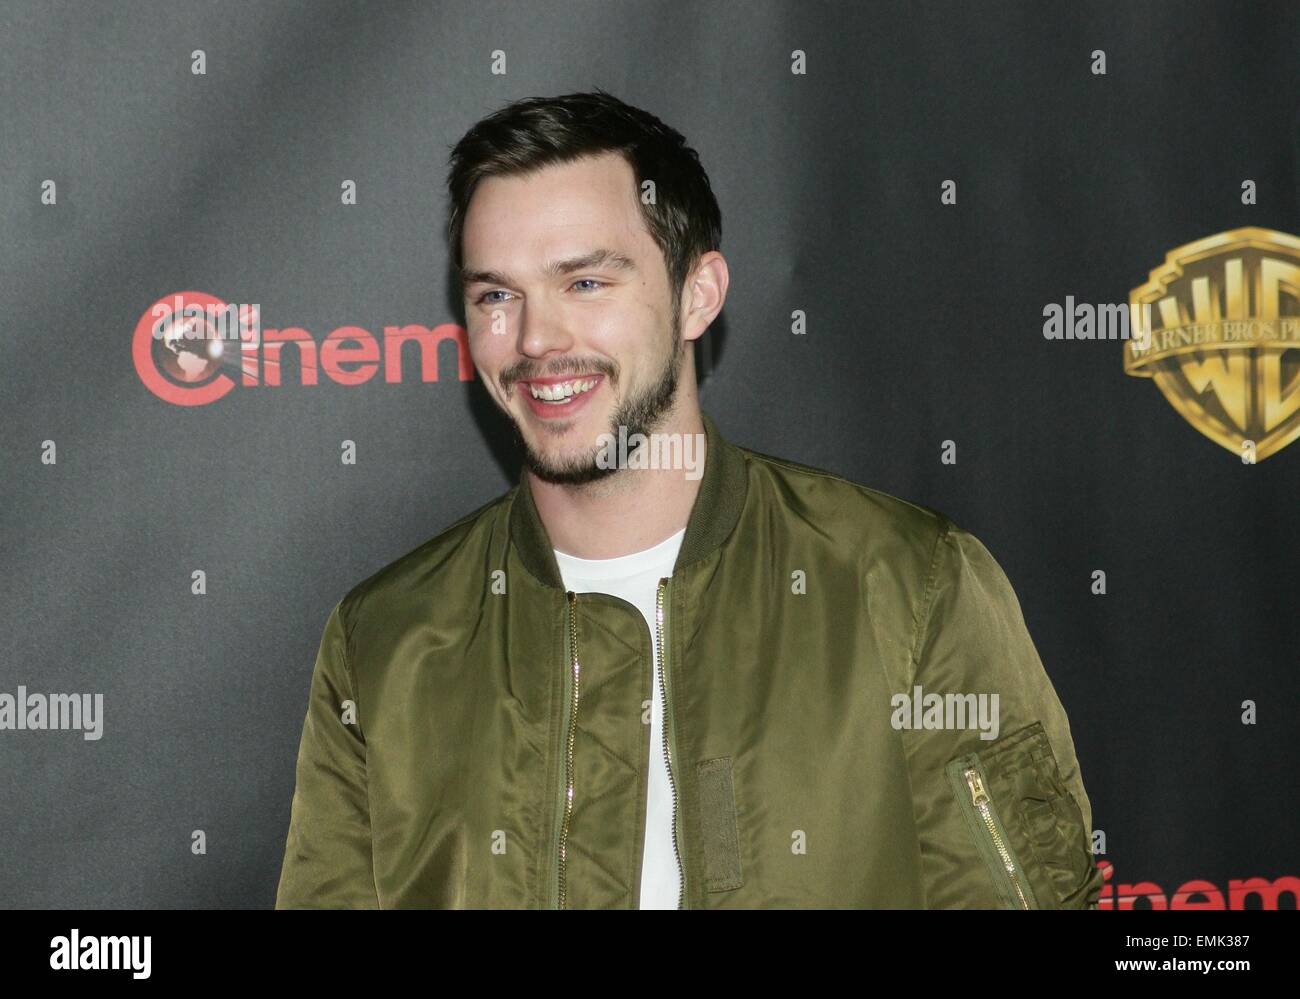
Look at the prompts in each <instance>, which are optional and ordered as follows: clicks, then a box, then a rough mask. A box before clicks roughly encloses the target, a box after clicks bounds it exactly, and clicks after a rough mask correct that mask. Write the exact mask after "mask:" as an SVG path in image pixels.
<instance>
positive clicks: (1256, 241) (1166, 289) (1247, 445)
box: [1124, 226, 1300, 461]
mask: <svg viewBox="0 0 1300 999" xmlns="http://www.w3.org/2000/svg"><path fill="white" fill-rule="evenodd" d="M1129 316H1130V319H1129V328H1130V332H1131V336H1132V338H1131V339H1130V340H1128V341H1127V342H1126V343H1125V344H1124V370H1125V372H1127V373H1128V374H1130V375H1136V376H1137V377H1139V378H1154V379H1155V381H1156V386H1157V387H1158V388H1159V389H1160V391H1161V392H1163V393H1164V396H1165V398H1166V399H1168V400H1169V402H1170V403H1171V404H1172V405H1173V407H1174V409H1176V410H1178V412H1180V413H1181V414H1182V415H1183V418H1184V419H1185V420H1187V422H1188V423H1190V424H1191V425H1192V426H1194V427H1195V428H1196V429H1197V430H1199V431H1200V432H1201V433H1203V434H1205V436H1206V437H1208V438H1210V440H1212V441H1214V442H1216V443H1218V444H1221V445H1222V446H1223V447H1226V448H1227V449H1228V450H1229V451H1232V452H1233V453H1234V454H1238V455H1244V454H1246V453H1247V452H1250V451H1253V457H1254V459H1255V460H1260V461H1262V460H1263V459H1264V458H1267V457H1268V456H1269V455H1271V454H1275V453H1276V452H1278V451H1281V450H1282V448H1284V447H1286V446H1287V445H1288V444H1290V443H1291V442H1292V441H1293V440H1295V439H1296V438H1297V437H1300V238H1297V237H1295V236H1292V235H1290V234H1289V233H1285V232H1276V231H1274V230H1272V229H1260V228H1258V227H1256V226H1247V227H1245V228H1243V229H1232V230H1230V231H1228V232H1221V233H1219V234H1218V235H1216V236H1208V237H1206V238H1205V239H1198V240H1197V241H1196V242H1194V243H1188V244H1187V245H1186V246H1180V247H1178V248H1177V249H1175V250H1170V251H1169V253H1168V254H1167V255H1166V256H1165V262H1164V264H1163V265H1162V266H1160V267H1157V268H1156V269H1155V270H1153V271H1152V272H1151V279H1150V280H1149V281H1148V282H1147V283H1146V284H1144V285H1141V286H1140V287H1137V288H1134V289H1133V291H1132V292H1130V293H1129Z"/></svg>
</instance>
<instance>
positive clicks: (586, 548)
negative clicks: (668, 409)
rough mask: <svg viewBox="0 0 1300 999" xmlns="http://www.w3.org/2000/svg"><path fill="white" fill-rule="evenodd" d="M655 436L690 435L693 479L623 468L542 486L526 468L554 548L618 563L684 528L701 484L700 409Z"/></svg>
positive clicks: (676, 471)
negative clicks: (577, 482)
mask: <svg viewBox="0 0 1300 999" xmlns="http://www.w3.org/2000/svg"><path fill="white" fill-rule="evenodd" d="M654 432H655V433H660V434H664V433H674V434H679V435H682V436H681V439H682V440H683V442H685V440H686V437H687V435H690V446H691V447H692V448H693V449H695V450H693V452H692V456H693V460H694V461H695V462H696V463H697V464H696V471H694V472H692V473H691V474H692V475H695V476H696V477H695V478H688V477H687V474H686V473H687V470H686V469H684V468H622V469H619V470H618V471H616V472H614V473H613V474H611V475H608V476H606V477H605V478H603V479H598V480H596V481H595V482H589V483H584V484H582V485H577V486H574V485H562V484H557V483H553V482H546V481H545V480H543V479H540V478H538V477H537V476H536V475H534V474H533V472H532V471H531V470H530V469H525V471H524V474H525V475H527V476H528V485H529V488H530V489H531V491H532V494H533V501H534V503H535V504H536V505H537V513H538V516H539V517H541V520H542V524H543V525H544V526H545V527H546V533H547V535H548V536H549V537H550V539H551V543H552V544H553V545H554V546H555V547H556V548H558V549H559V550H560V551H562V552H565V553H567V554H569V555H574V556H576V557H578V558H589V559H601V558H618V557H619V556H621V555H630V554H632V553H633V552H639V551H644V550H645V549H647V548H652V547H654V546H655V545H657V544H659V542H661V541H664V540H666V539H668V538H670V537H672V535H674V534H676V533H677V532H678V531H680V530H681V529H682V528H684V527H685V526H686V522H687V520H689V519H690V515H691V509H692V507H693V506H694V505H695V497H696V495H697V494H698V493H699V491H700V483H701V482H702V481H703V476H702V475H700V474H699V473H700V472H701V471H702V470H703V464H702V463H700V461H701V457H702V456H701V453H700V450H701V449H696V443H697V442H702V441H703V439H704V437H703V434H704V423H703V421H702V420H701V419H700V412H699V407H698V405H697V406H695V407H693V408H691V410H690V411H689V412H688V413H685V414H679V413H678V412H676V411H674V413H673V415H672V416H671V417H670V418H669V419H668V420H666V421H665V422H664V423H663V424H662V425H660V426H659V427H657V428H656V429H655V431H654ZM696 434H699V435H700V436H699V437H696V436H694V435H696ZM703 458H704V459H705V460H708V456H707V455H704V456H703Z"/></svg>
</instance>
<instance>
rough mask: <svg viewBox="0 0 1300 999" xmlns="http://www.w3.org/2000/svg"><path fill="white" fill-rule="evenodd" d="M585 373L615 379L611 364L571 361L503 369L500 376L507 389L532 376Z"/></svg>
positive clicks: (549, 376)
mask: <svg viewBox="0 0 1300 999" xmlns="http://www.w3.org/2000/svg"><path fill="white" fill-rule="evenodd" d="M587 375H604V376H605V377H607V378H608V379H609V380H610V381H615V380H616V379H617V374H616V372H615V370H614V367H613V365H610V364H604V363H592V364H587V365H581V364H580V365H576V366H575V365H574V364H573V362H566V363H557V364H550V365H546V366H544V367H541V368H536V369H534V368H531V367H529V368H514V369H511V370H509V371H503V372H502V373H501V376H500V381H501V387H502V388H503V389H509V388H510V387H511V386H513V385H514V383H515V382H521V381H528V380H530V379H533V378H554V377H573V378H583V377H586V376H587Z"/></svg>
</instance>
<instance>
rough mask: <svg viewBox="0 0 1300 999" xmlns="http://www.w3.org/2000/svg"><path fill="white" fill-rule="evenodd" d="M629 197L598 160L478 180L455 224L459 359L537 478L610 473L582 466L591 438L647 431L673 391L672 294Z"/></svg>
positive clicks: (616, 167)
mask: <svg viewBox="0 0 1300 999" xmlns="http://www.w3.org/2000/svg"><path fill="white" fill-rule="evenodd" d="M635 192H636V187H635V177H634V175H633V173H632V168H631V166H630V165H629V164H628V163H627V161H626V160H624V159H623V157H622V156H620V155H618V154H606V155H602V156H598V157H586V158H584V159H581V160H578V161H576V162H574V163H569V164H564V165H560V166H551V167H547V168H545V169H544V170H541V171H539V172H537V173H533V174H530V175H528V176H524V177H489V178H487V179H485V180H483V181H481V182H480V183H479V185H478V187H477V188H476V189H475V191H474V196H473V198H471V200H470V204H469V210H468V211H467V212H466V215H465V225H464V265H465V273H466V275H468V280H467V281H466V283H465V284H464V304H465V317H466V325H467V327H468V332H469V344H470V355H471V357H473V359H474V365H475V367H477V368H478V370H479V373H480V374H481V375H482V378H483V382H484V385H485V386H486V387H487V389H488V392H489V394H490V395H491V396H492V398H493V399H494V400H495V402H496V403H497V405H498V406H500V407H501V409H502V410H503V411H504V412H505V414H506V416H508V417H509V418H510V421H511V423H512V424H513V425H514V428H515V432H516V435H517V436H518V438H519V440H520V443H521V445H522V447H523V452H524V461H525V463H526V464H527V465H528V467H529V468H530V469H532V471H533V472H534V473H535V474H537V475H538V476H539V477H540V478H542V479H545V480H547V481H551V482H565V483H578V482H588V481H591V480H593V479H597V478H600V477H602V476H605V475H609V474H612V473H613V472H615V471H617V470H616V469H605V468H600V467H598V466H597V464H596V455H597V453H598V452H599V451H600V450H601V442H600V440H599V438H600V435H602V434H606V433H608V434H613V435H614V437H615V438H617V436H618V428H619V426H620V425H621V426H625V427H627V431H626V432H627V435H628V437H631V435H632V434H634V433H643V434H649V433H651V432H652V431H653V430H654V429H655V428H656V427H658V426H660V425H661V424H662V422H663V420H664V418H665V417H666V416H667V414H669V413H670V412H671V411H672V407H673V403H674V401H675V399H676V396H677V384H678V381H677V379H678V375H679V373H680V369H681V364H682V359H683V357H684V353H685V342H684V341H683V340H682V339H681V336H680V329H679V328H675V327H677V322H676V315H675V312H676V310H675V309H674V308H673V305H674V303H675V302H676V301H677V292H678V289H676V288H673V289H670V288H669V280H668V271H667V267H666V265H665V263H664V258H663V254H662V252H661V251H660V249H659V247H658V245H657V244H656V243H655V242H654V240H653V239H651V237H650V234H649V233H648V232H647V231H646V230H645V228H644V225H643V222H642V219H641V212H640V208H639V205H638V202H637V199H636V193H635ZM538 396H543V397H541V398H539V397H538Z"/></svg>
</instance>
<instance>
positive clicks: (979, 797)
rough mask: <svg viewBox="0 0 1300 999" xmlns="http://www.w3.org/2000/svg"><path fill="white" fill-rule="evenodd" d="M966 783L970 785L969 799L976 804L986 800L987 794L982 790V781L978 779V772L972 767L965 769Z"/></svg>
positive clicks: (987, 798) (984, 802)
mask: <svg viewBox="0 0 1300 999" xmlns="http://www.w3.org/2000/svg"><path fill="white" fill-rule="evenodd" d="M966 783H967V784H968V785H970V798H971V801H973V802H974V803H975V804H976V805H983V804H986V803H987V802H988V800H989V796H988V794H987V793H986V792H985V791H984V782H983V781H982V780H980V772H979V771H978V770H976V769H975V768H974V767H971V768H970V769H968V770H967V771H966Z"/></svg>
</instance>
